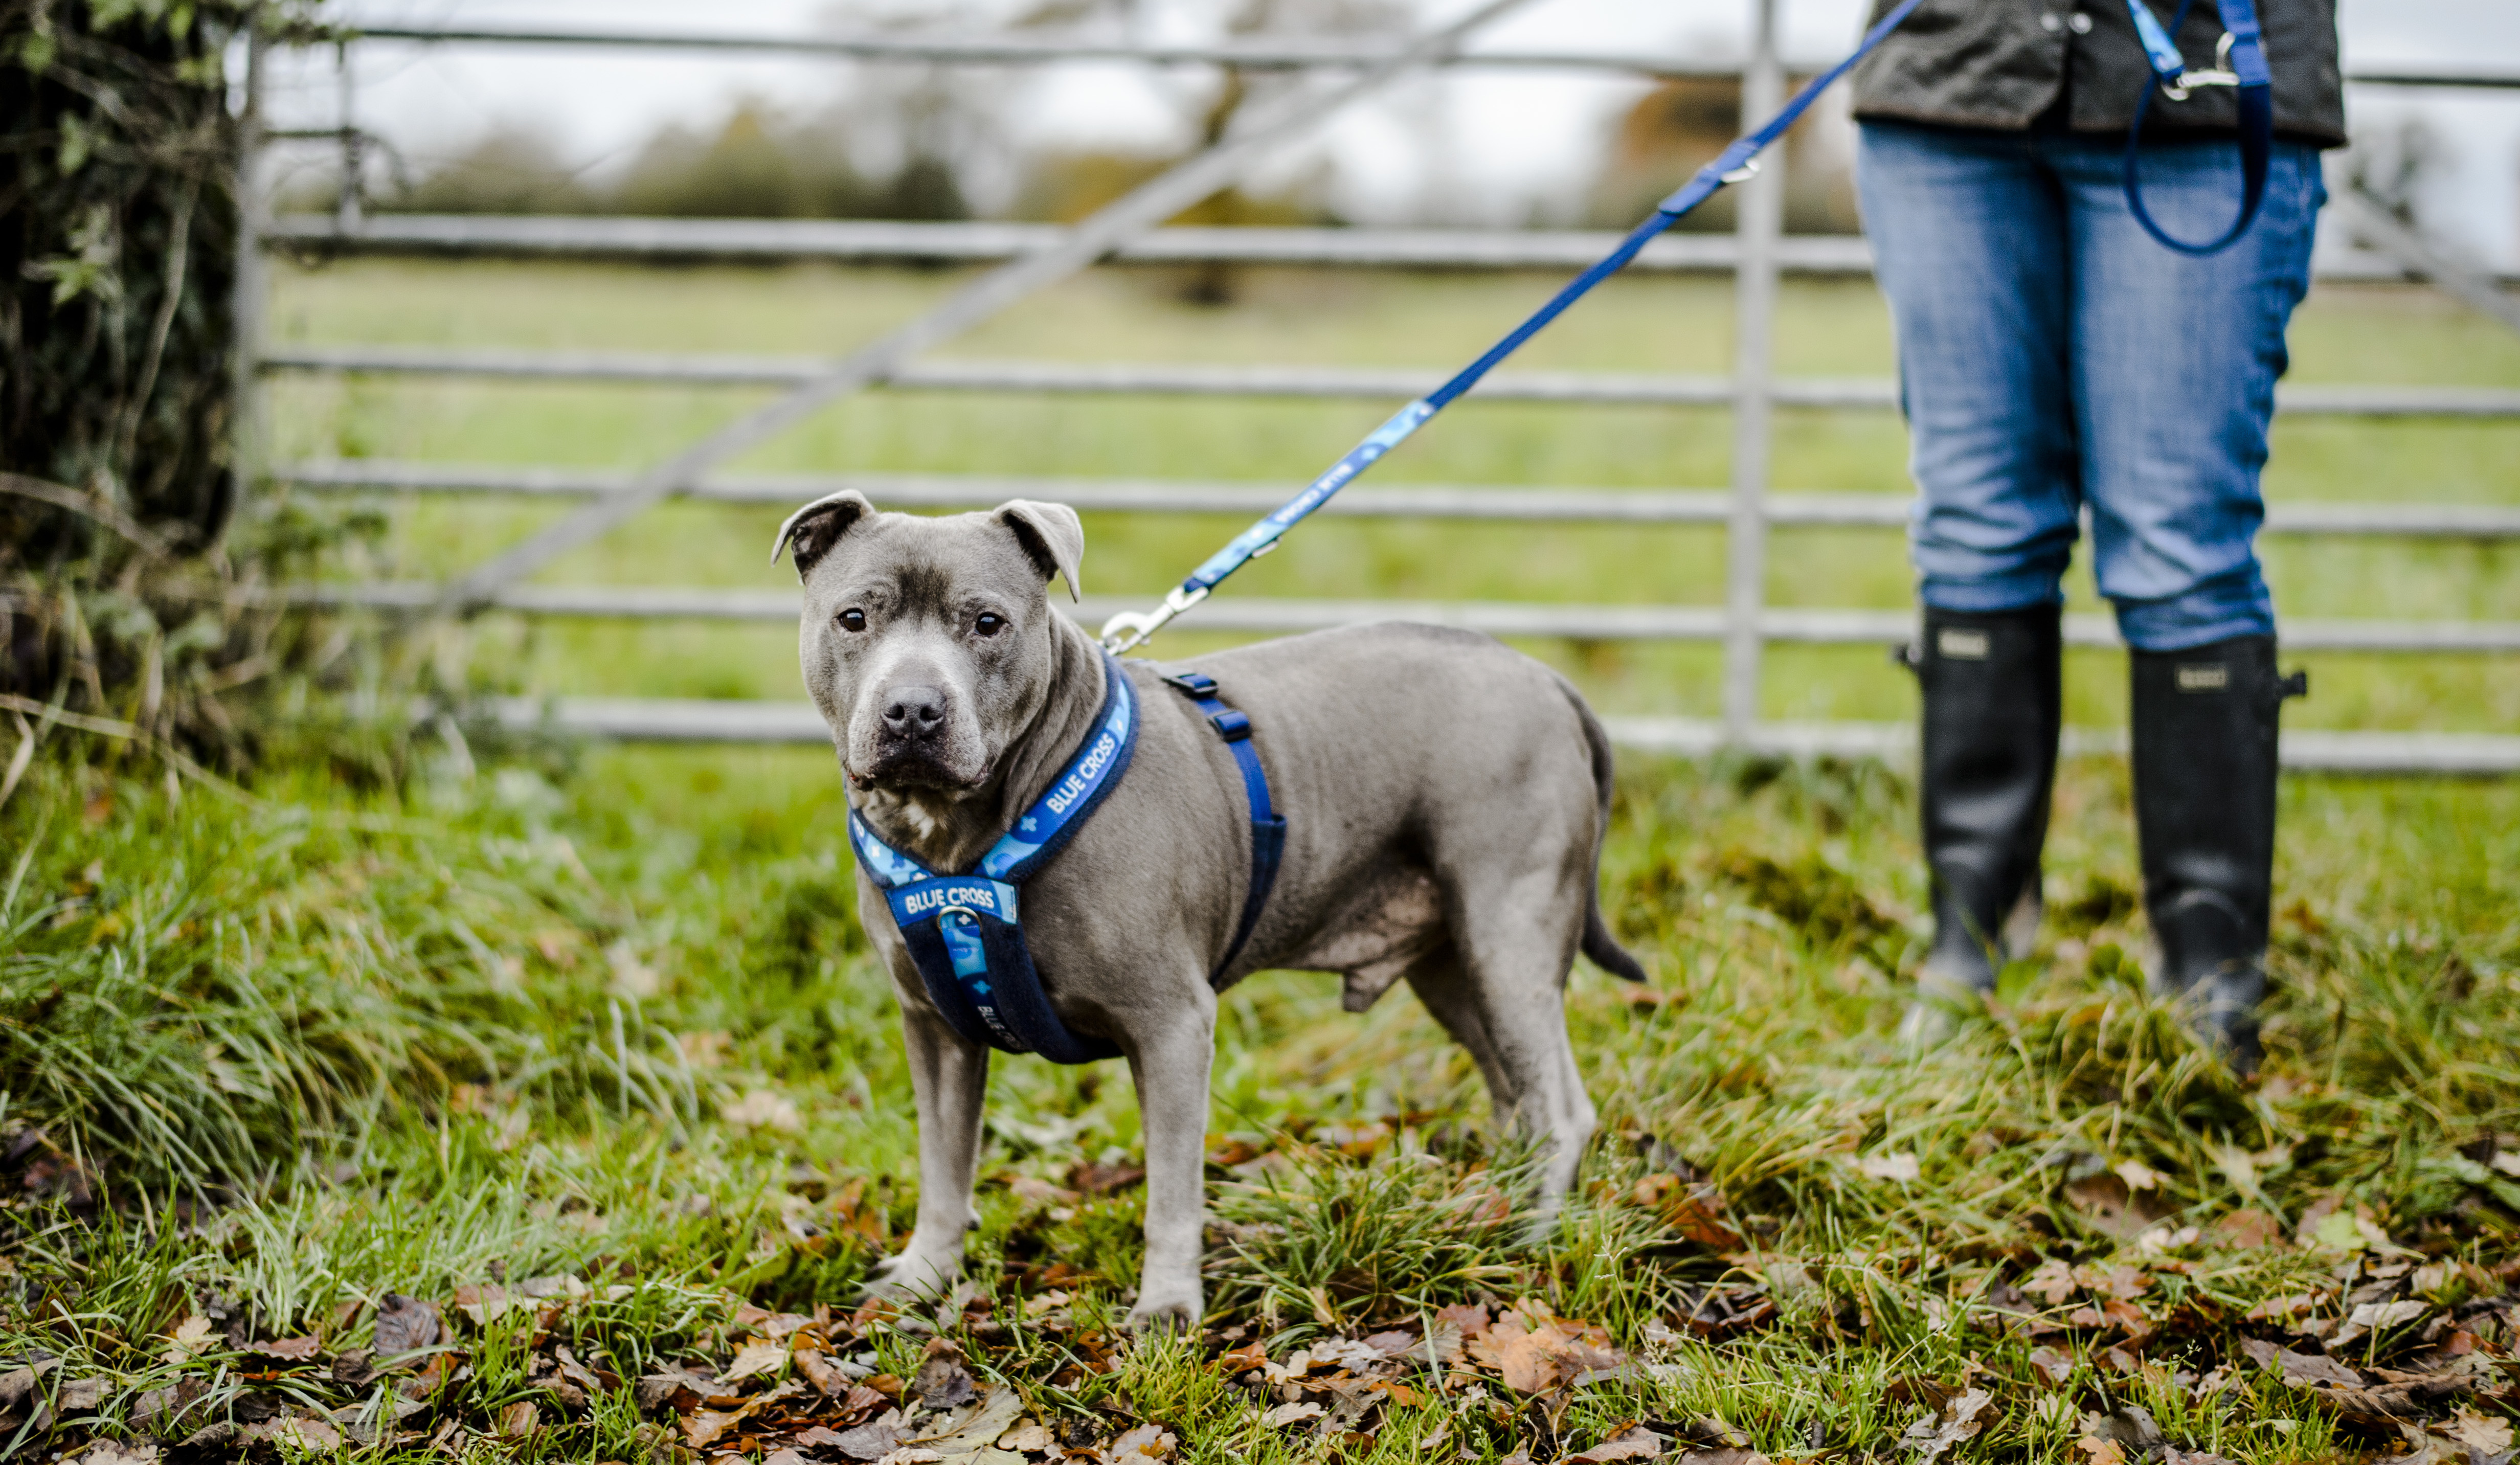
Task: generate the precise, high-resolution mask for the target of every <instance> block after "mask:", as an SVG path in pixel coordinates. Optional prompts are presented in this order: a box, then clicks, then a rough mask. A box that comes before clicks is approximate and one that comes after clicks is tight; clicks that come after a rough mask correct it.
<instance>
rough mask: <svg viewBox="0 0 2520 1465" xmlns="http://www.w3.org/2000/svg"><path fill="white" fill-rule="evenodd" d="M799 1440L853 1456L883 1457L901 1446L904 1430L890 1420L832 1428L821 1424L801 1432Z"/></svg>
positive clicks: (875, 1458) (876, 1458) (856, 1457)
mask: <svg viewBox="0 0 2520 1465" xmlns="http://www.w3.org/2000/svg"><path fill="white" fill-rule="evenodd" d="M796 1443H799V1444H803V1445H808V1446H811V1447H812V1448H815V1449H832V1450H837V1451H839V1452H840V1453H841V1454H844V1455H846V1456H848V1457H849V1458H850V1459H852V1460H880V1459H882V1458H883V1457H884V1456H886V1455H888V1454H890V1453H892V1452H893V1451H894V1450H896V1449H898V1448H900V1447H901V1431H899V1430H897V1429H895V1428H893V1427H892V1426H891V1425H888V1424H862V1425H859V1426H858V1427H857V1428H856V1429H853V1430H830V1429H825V1428H824V1427H823V1426H821V1425H819V1424H818V1425H816V1426H814V1427H813V1428H812V1429H810V1430H807V1431H805V1432H804V1433H803V1434H801V1435H798V1436H797V1437H796Z"/></svg>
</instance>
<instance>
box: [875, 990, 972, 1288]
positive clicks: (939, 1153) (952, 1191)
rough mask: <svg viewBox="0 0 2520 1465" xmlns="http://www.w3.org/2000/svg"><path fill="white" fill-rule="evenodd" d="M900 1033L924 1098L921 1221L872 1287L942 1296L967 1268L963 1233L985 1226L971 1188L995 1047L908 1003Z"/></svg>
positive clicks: (912, 1078) (912, 1074)
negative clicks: (973, 1205)
mask: <svg viewBox="0 0 2520 1465" xmlns="http://www.w3.org/2000/svg"><path fill="white" fill-rule="evenodd" d="M901 1035H902V1042H903V1045H904V1047H906V1048H907V1049H908V1052H909V1057H910V1087H911V1090H912V1092H913V1093H915V1094H916V1095H917V1097H918V1101H919V1224H918V1226H917V1228H916V1229H914V1230H913V1231H912V1232H911V1233H910V1244H909V1245H908V1246H906V1247H904V1248H902V1251H901V1255H899V1256H897V1257H892V1258H889V1259H887V1260H886V1261H885V1262H884V1264H883V1265H882V1267H881V1269H880V1270H879V1272H878V1273H877V1277H876V1279H875V1280H874V1281H873V1282H871V1283H870V1284H869V1285H868V1288H867V1290H868V1292H869V1293H870V1294H871V1295H872V1296H875V1297H880V1298H889V1299H893V1300H896V1301H906V1300H908V1299H910V1298H912V1297H920V1296H929V1297H932V1296H941V1295H942V1294H943V1293H944V1292H945V1290H946V1289H947V1288H949V1287H952V1286H953V1285H954V1279H955V1277H956V1275H957V1274H958V1273H960V1272H961V1271H962V1269H963V1238H964V1236H965V1234H966V1233H967V1232H969V1231H970V1230H972V1229H973V1228H974V1227H976V1226H978V1225H979V1223H980V1214H979V1213H978V1212H977V1211H974V1210H973V1209H971V1185H972V1181H973V1179H974V1177H975V1176H976V1174H977V1172H978V1170H979V1164H980V1105H981V1103H982V1102H983V1101H984V1099H985V1098H986V1096H987V1092H988V1087H989V1050H988V1049H987V1048H984V1047H976V1046H974V1045H972V1044H971V1043H967V1042H965V1041H964V1039H963V1035H961V1034H960V1033H957V1032H955V1031H954V1030H953V1029H952V1028H949V1027H947V1026H946V1025H945V1022H944V1020H943V1019H941V1018H939V1017H937V1016H935V1015H934V1014H933V1013H930V1012H927V1011H925V1010H923V1009H921V1008H917V1007H913V1006H909V1005H907V1004H905V1005H904V1006H903V1008H902V1012H901Z"/></svg>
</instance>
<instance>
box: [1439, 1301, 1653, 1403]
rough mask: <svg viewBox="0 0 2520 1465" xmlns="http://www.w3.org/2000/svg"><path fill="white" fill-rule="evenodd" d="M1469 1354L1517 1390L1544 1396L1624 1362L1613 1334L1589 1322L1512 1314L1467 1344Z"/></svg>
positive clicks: (1507, 1385)
mask: <svg viewBox="0 0 2520 1465" xmlns="http://www.w3.org/2000/svg"><path fill="white" fill-rule="evenodd" d="M1468 1352H1469V1355H1470V1357H1472V1358H1473V1359H1475V1360H1477V1361H1478V1362H1481V1363H1484V1364H1486V1365H1487V1366H1488V1367H1490V1368H1492V1369H1494V1370H1495V1371H1496V1375H1497V1377H1498V1378H1499V1379H1500V1380H1502V1381H1503V1382H1504V1384H1505V1386H1506V1387H1507V1388H1508V1389H1511V1390H1513V1391H1515V1392H1516V1393H1519V1394H1546V1393H1548V1392H1550V1391H1552V1390H1553V1389H1556V1388H1559V1387H1560V1386H1562V1385H1565V1384H1570V1383H1573V1382H1574V1381H1575V1379H1576V1378H1577V1377H1578V1376H1579V1375H1581V1374H1584V1373H1588V1372H1591V1371H1592V1370H1595V1369H1601V1368H1616V1367H1618V1366H1619V1365H1620V1364H1621V1363H1622V1362H1624V1361H1625V1359H1624V1358H1622V1357H1621V1356H1620V1354H1618V1353H1617V1352H1616V1351H1615V1350H1613V1349H1611V1348H1610V1346H1609V1335H1608V1334H1607V1333H1604V1332H1603V1331H1602V1330H1601V1329H1600V1328H1598V1327H1595V1326H1593V1325H1592V1324H1589V1323H1583V1322H1572V1321H1569V1320H1567V1319H1564V1318H1550V1317H1546V1316H1545V1315H1544V1316H1542V1317H1539V1318H1532V1317H1530V1316H1528V1315H1527V1314H1526V1313H1524V1312H1521V1311H1514V1312H1508V1313H1507V1314H1506V1315H1505V1316H1503V1317H1501V1318H1499V1319H1497V1320H1496V1321H1495V1322H1494V1323H1492V1324H1490V1325H1489V1327H1488V1328H1487V1330H1486V1331H1485V1332H1483V1333H1481V1334H1480V1335H1479V1336H1478V1337H1476V1338H1474V1339H1472V1340H1471V1341H1470V1343H1469V1345H1468Z"/></svg>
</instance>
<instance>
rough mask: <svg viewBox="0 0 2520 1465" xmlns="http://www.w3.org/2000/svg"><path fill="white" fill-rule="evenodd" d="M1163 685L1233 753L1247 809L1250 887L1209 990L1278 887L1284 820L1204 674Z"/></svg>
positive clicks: (1231, 715)
mask: <svg viewBox="0 0 2520 1465" xmlns="http://www.w3.org/2000/svg"><path fill="white" fill-rule="evenodd" d="M1164 680H1165V681H1166V682H1168V683H1170V684H1172V685H1173V686H1174V687H1175V688H1179V689H1180V690H1181V691H1182V692H1183V693H1185V694H1186V695H1188V696H1189V697H1190V699H1191V701H1192V703H1193V705H1195V706H1196V707H1197V708H1198V710H1199V713H1200V715H1201V716H1203V717H1205V718H1206V719H1207V725H1208V726H1209V727H1210V728H1213V729H1215V730H1216V735H1217V736H1219V737H1222V738H1224V739H1225V745H1226V746H1227V747H1228V748H1230V749H1232V750H1233V752H1234V761H1235V763H1236V764H1237V765H1238V767H1240V768H1241V770H1242V796H1243V798H1244V799H1245V800H1246V801H1248V802H1249V804H1250V806H1251V885H1250V888H1249V889H1247V890H1245V891H1244V892H1243V894H1242V919H1241V921H1240V923H1238V925H1236V926H1235V928H1234V940H1233V941H1232V942H1231V943H1230V944H1228V945H1227V947H1226V948H1225V959H1223V960H1221V961H1219V962H1217V963H1216V970H1215V971H1213V972H1211V973H1210V974H1209V975H1208V979H1207V980H1208V985H1210V986H1214V985H1215V984H1217V983H1218V982H1221V981H1223V980H1224V979H1225V973H1226V972H1227V970H1229V969H1230V968H1231V967H1232V966H1233V965H1234V958H1235V957H1237V956H1239V955H1241V954H1242V947H1243V943H1245V942H1247V941H1249V940H1250V939H1251V931H1252V928H1253V927H1255V926H1257V925H1259V924H1260V912H1261V911H1262V910H1265V909H1267V907H1268V905H1269V891H1270V889H1271V888H1272V887H1274V886H1275V885H1276V884H1277V883H1278V866H1279V863H1280V862H1281V861H1282V860H1283V858H1284V856H1285V853H1286V820H1285V817H1284V816H1283V815H1281V814H1278V813H1276V812H1275V811H1274V810H1272V809H1271V808H1270V805H1269V773H1268V770H1266V769H1264V768H1262V767H1261V766H1260V750H1259V749H1258V748H1255V747H1253V746H1252V745H1251V719H1250V718H1249V717H1247V716H1245V715H1244V714H1243V713H1241V712H1240V711H1238V709H1236V708H1232V707H1228V706H1227V705H1225V699H1224V698H1223V697H1221V696H1219V695H1217V688H1216V679H1215V678H1214V677H1211V676H1209V675H1207V674H1206V673H1205V672H1174V673H1172V674H1170V675H1168V676H1166V677H1165V678H1164Z"/></svg>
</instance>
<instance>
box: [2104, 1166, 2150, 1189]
mask: <svg viewBox="0 0 2520 1465" xmlns="http://www.w3.org/2000/svg"><path fill="white" fill-rule="evenodd" d="M2109 1168H2110V1169H2111V1170H2113V1171H2115V1172H2117V1176H2118V1178H2119V1179H2121V1180H2124V1181H2126V1182H2127V1188H2128V1189H2129V1190H2158V1189H2160V1188H2161V1172H2160V1171H2157V1170H2155V1169H2153V1168H2152V1167H2151V1166H2149V1165H2146V1164H2144V1163H2143V1162H2142V1161H2141V1160H2121V1161H2119V1162H2118V1163H2117V1164H2115V1165H2112V1166H2110V1167H2109Z"/></svg>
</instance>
